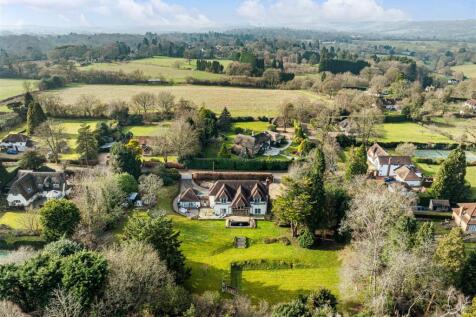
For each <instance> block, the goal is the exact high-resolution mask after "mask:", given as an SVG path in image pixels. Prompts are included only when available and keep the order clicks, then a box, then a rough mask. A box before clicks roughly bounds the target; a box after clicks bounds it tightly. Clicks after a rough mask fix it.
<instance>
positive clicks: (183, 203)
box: [179, 187, 200, 209]
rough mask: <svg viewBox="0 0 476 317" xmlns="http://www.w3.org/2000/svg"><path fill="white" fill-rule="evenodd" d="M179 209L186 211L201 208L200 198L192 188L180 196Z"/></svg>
mask: <svg viewBox="0 0 476 317" xmlns="http://www.w3.org/2000/svg"><path fill="white" fill-rule="evenodd" d="M179 207H180V208H185V209H198V208H200V198H199V197H198V196H197V194H196V193H195V191H194V190H193V189H192V188H191V187H190V188H187V189H186V190H185V191H184V192H183V193H181V194H180V196H179Z"/></svg>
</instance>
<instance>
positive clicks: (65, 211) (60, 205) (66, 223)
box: [40, 199, 81, 241]
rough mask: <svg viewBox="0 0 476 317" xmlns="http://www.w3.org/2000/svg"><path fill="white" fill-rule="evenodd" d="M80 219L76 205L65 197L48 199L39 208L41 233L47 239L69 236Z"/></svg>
mask: <svg viewBox="0 0 476 317" xmlns="http://www.w3.org/2000/svg"><path fill="white" fill-rule="evenodd" d="M80 219H81V216H80V213H79V209H78V207H76V205H75V204H74V203H73V202H72V201H69V200H66V199H59V200H50V201H48V202H47V203H46V204H45V206H44V207H43V208H41V209H40V222H41V225H42V227H43V231H42V234H43V236H44V237H45V239H46V240H47V241H55V240H58V239H59V238H61V237H62V236H66V237H69V236H71V235H72V234H73V232H74V230H75V229H76V226H77V225H78V223H79V221H80Z"/></svg>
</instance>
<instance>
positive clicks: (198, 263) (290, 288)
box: [118, 185, 340, 303]
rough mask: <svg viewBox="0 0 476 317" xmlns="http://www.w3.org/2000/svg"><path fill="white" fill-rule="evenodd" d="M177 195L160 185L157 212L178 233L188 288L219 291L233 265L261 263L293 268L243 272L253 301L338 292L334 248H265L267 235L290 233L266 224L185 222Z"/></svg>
mask: <svg viewBox="0 0 476 317" xmlns="http://www.w3.org/2000/svg"><path fill="white" fill-rule="evenodd" d="M177 194H178V186H177V185H174V186H167V187H163V188H162V189H161V191H160V193H159V203H158V207H157V208H158V209H159V210H164V211H166V212H168V214H169V215H170V217H171V218H172V220H173V222H174V227H175V228H176V229H177V230H179V231H180V239H181V241H182V250H183V252H184V255H185V257H186V259H187V265H188V266H190V267H191V268H192V277H191V278H190V279H189V281H188V282H187V283H186V286H187V288H189V289H191V290H192V291H193V292H195V293H202V292H204V291H207V290H214V291H216V290H219V289H220V287H221V282H222V281H223V280H224V281H229V279H230V264H231V263H233V262H238V261H250V260H263V262H267V263H276V262H279V261H283V262H286V263H292V264H293V265H294V268H292V269H289V268H286V269H264V268H263V269H257V270H243V271H242V274H241V282H239V286H240V291H241V292H242V293H243V294H245V295H247V296H250V297H251V299H252V300H253V301H254V302H255V303H257V302H259V300H261V299H265V300H267V301H269V302H270V303H278V302H283V301H287V300H289V298H290V297H292V296H295V295H297V294H298V293H306V292H309V291H311V290H314V289H316V288H319V287H327V288H329V289H331V290H332V292H333V293H335V294H338V283H339V268H340V261H339V259H338V255H339V251H338V249H339V248H337V247H336V246H334V247H335V248H332V247H327V248H322V249H316V250H308V249H302V248H300V247H299V246H297V245H295V244H292V245H289V246H286V245H284V244H282V243H279V242H278V243H273V244H265V243H264V242H263V239H264V238H266V237H281V236H289V233H290V231H289V228H280V227H277V226H276V225H275V224H274V223H273V222H270V221H258V227H257V228H256V229H226V228H225V223H224V220H218V221H215V220H211V221H198V220H189V219H187V218H185V217H182V216H179V215H176V214H174V213H173V212H172V200H173V198H174V197H175V196H176V195H177ZM118 233H119V232H118ZM235 236H245V237H247V238H248V239H249V241H250V246H249V247H248V248H246V249H235V248H234V247H233V239H234V237H235Z"/></svg>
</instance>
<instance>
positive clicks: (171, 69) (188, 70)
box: [79, 56, 231, 83]
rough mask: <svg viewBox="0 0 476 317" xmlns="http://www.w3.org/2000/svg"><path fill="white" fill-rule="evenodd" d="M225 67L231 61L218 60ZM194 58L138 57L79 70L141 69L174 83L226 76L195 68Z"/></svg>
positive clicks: (129, 71) (124, 70)
mask: <svg viewBox="0 0 476 317" xmlns="http://www.w3.org/2000/svg"><path fill="white" fill-rule="evenodd" d="M220 63H221V64H222V65H223V66H224V67H225V69H226V67H227V66H228V64H230V63H231V61H230V60H220ZM195 68H196V60H188V59H185V58H176V57H166V56H156V57H151V58H144V59H138V60H133V61H124V62H114V63H96V64H92V65H88V66H84V67H80V68H79V69H80V70H90V69H95V70H104V71H120V70H121V71H123V72H125V73H132V72H134V71H137V70H139V71H142V72H143V73H144V75H146V76H149V77H150V78H153V79H160V78H164V79H166V80H168V81H173V82H175V83H184V82H185V81H186V79H187V77H193V78H196V79H205V80H218V79H223V78H226V77H227V76H226V75H225V74H215V73H210V72H205V71H198V70H195Z"/></svg>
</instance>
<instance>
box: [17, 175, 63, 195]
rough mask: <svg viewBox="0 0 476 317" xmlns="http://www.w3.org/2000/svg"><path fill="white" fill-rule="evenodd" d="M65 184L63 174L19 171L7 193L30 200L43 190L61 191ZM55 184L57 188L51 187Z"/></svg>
mask: <svg viewBox="0 0 476 317" xmlns="http://www.w3.org/2000/svg"><path fill="white" fill-rule="evenodd" d="M65 183H66V179H65V176H64V173H61V172H31V171H19V172H18V179H17V180H16V181H15V182H14V183H13V184H12V187H11V188H10V191H9V192H8V193H9V194H12V195H22V196H23V197H25V199H30V198H31V197H33V196H34V195H35V194H36V193H38V192H41V191H43V190H52V189H57V190H62V189H63V184H65ZM55 184H56V185H58V186H56V187H53V185H55Z"/></svg>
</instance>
